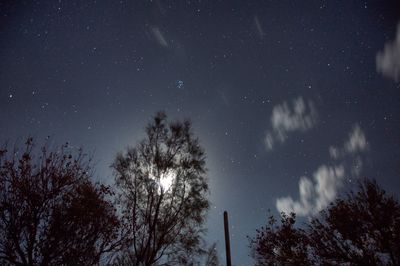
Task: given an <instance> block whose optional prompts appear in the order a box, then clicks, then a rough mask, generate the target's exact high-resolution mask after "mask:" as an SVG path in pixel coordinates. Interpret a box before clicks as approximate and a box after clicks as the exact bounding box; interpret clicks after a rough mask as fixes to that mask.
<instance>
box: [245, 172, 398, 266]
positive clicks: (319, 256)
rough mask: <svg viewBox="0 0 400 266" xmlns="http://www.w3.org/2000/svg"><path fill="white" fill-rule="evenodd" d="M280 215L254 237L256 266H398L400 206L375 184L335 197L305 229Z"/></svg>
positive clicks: (363, 184) (367, 183)
mask: <svg viewBox="0 0 400 266" xmlns="http://www.w3.org/2000/svg"><path fill="white" fill-rule="evenodd" d="M294 224H295V214H293V213H292V214H291V215H289V216H288V215H285V214H282V221H281V225H277V224H276V220H275V219H274V218H273V217H272V216H271V217H270V219H269V223H268V224H267V225H266V226H265V227H262V228H261V229H260V230H257V233H256V236H255V237H254V238H250V248H251V251H252V253H251V254H252V256H253V258H254V259H255V261H256V264H257V265H400V245H399V243H400V204H399V202H398V201H397V200H396V199H395V198H394V197H393V196H391V195H387V194H386V192H385V191H384V190H383V189H381V188H380V187H379V186H378V184H377V183H376V182H375V181H371V180H368V179H364V180H362V181H360V182H359V186H358V191H357V192H352V191H350V192H349V193H348V194H347V196H346V198H345V199H337V200H336V201H335V202H333V203H332V204H331V205H330V206H328V207H327V208H326V209H325V210H323V211H322V212H321V213H320V215H319V217H315V218H313V219H312V220H311V221H310V222H309V223H308V224H307V225H306V227H305V229H302V228H296V227H294Z"/></svg>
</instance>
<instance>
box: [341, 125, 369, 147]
mask: <svg viewBox="0 0 400 266" xmlns="http://www.w3.org/2000/svg"><path fill="white" fill-rule="evenodd" d="M344 148H345V150H346V151H347V152H348V153H356V152H359V151H364V150H365V149H366V148H367V139H366V138H365V134H364V132H363V131H362V130H361V128H360V127H359V126H358V125H355V126H354V127H353V131H352V132H351V133H350V134H349V140H348V141H347V142H346V143H345V144H344Z"/></svg>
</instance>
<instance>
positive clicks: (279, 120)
mask: <svg viewBox="0 0 400 266" xmlns="http://www.w3.org/2000/svg"><path fill="white" fill-rule="evenodd" d="M270 120H271V129H270V130H268V131H267V132H266V133H265V137H264V144H265V148H266V149H267V150H272V149H273V148H274V147H275V145H276V144H277V143H284V142H285V141H286V139H287V138H288V135H289V134H290V133H292V132H295V131H301V132H305V131H307V130H309V129H311V128H313V127H314V125H315V124H316V122H317V111H316V109H315V107H314V103H313V102H312V101H311V100H309V101H307V102H306V101H305V100H304V99H303V98H302V97H299V98H297V99H295V100H293V102H292V104H289V103H287V102H283V103H282V104H279V105H276V106H274V108H273V110H272V115H271V118H270Z"/></svg>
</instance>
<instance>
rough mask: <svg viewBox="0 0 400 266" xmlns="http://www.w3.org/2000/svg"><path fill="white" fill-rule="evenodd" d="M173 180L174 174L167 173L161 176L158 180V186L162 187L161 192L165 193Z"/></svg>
mask: <svg viewBox="0 0 400 266" xmlns="http://www.w3.org/2000/svg"><path fill="white" fill-rule="evenodd" d="M174 180H175V173H173V172H168V173H167V174H165V175H162V176H161V178H160V186H161V187H162V189H163V191H167V190H168V189H169V188H170V187H171V185H172V184H173V183H174Z"/></svg>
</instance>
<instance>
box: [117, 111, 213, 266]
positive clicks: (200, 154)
mask: <svg viewBox="0 0 400 266" xmlns="http://www.w3.org/2000/svg"><path fill="white" fill-rule="evenodd" d="M113 168H114V170H115V177H116V184H117V188H119V203H120V206H121V210H122V216H123V221H124V227H123V231H124V235H125V236H126V239H125V240H126V241H125V243H124V248H123V251H122V252H121V254H119V256H118V257H117V259H116V263H118V264H120V265H153V264H156V263H157V264H158V265H162V264H164V265H191V264H193V263H195V262H196V259H197V258H198V257H199V256H200V255H204V254H206V253H207V250H206V249H203V248H202V239H201V236H202V233H203V231H204V229H203V223H204V221H205V214H206V211H207V209H208V207H209V202H208V199H207V195H208V185H207V180H206V178H205V172H206V169H205V156H204V151H203V149H202V148H201V146H200V145H199V141H198V139H197V138H195V137H194V136H193V134H192V131H191V124H190V122H189V121H183V122H180V121H178V122H174V123H168V122H167V118H166V115H165V114H164V113H157V115H156V116H155V117H154V119H153V121H152V122H151V123H150V124H149V125H148V126H147V128H146V137H145V139H144V140H143V141H142V142H140V143H139V144H138V145H137V146H136V147H134V148H128V149H127V151H126V152H125V153H121V154H119V155H118V156H117V158H116V160H115V162H114V164H113ZM168 179H169V180H170V181H171V184H170V185H169V186H165V185H163V184H164V183H165V182H164V181H165V180H168Z"/></svg>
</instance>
